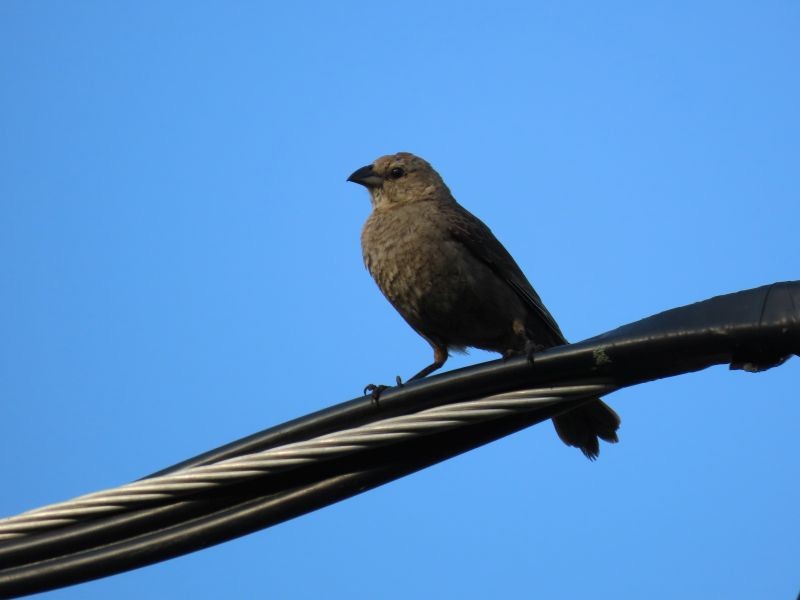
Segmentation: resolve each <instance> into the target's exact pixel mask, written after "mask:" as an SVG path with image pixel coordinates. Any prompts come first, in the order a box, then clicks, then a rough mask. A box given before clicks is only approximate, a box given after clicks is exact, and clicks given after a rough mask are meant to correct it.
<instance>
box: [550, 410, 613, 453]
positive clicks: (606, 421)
mask: <svg viewBox="0 0 800 600" xmlns="http://www.w3.org/2000/svg"><path fill="white" fill-rule="evenodd" d="M619 424H620V418H619V415H617V413H615V412H614V409H612V408H611V407H610V406H608V405H607V404H606V403H605V402H603V401H602V400H600V398H598V399H597V400H593V401H591V402H587V403H586V404H582V405H580V406H579V407H578V408H574V409H572V410H571V411H569V412H566V413H564V414H563V415H558V416H557V417H554V418H553V425H555V427H556V433H557V434H558V437H560V438H561V441H563V442H564V443H565V444H566V445H567V446H574V447H575V448H579V449H580V451H581V452H583V453H584V454H585V455H586V458H588V459H589V460H594V459H596V458H597V456H598V455H599V454H600V442H599V440H598V438H599V439H601V440H605V441H606V442H610V443H612V444H614V443H616V442H618V441H619V439H618V438H617V429H619Z"/></svg>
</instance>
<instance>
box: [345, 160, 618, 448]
mask: <svg viewBox="0 0 800 600" xmlns="http://www.w3.org/2000/svg"><path fill="white" fill-rule="evenodd" d="M348 181H352V182H354V183H359V184H361V185H363V186H364V187H366V188H367V189H368V190H369V194H370V199H371V201H372V213H371V214H370V216H369V218H368V219H367V222H366V223H365V224H364V229H363V231H362V233H361V249H362V252H363V255H364V263H365V264H366V266H367V269H368V270H369V272H370V274H371V275H372V277H373V278H374V279H375V281H376V283H377V284H378V287H379V288H380V289H381V291H382V292H383V294H384V296H386V298H387V299H388V300H389V302H391V303H392V305H393V306H394V307H395V309H397V311H398V312H399V313H400V314H401V315H402V317H403V318H404V319H405V320H406V321H407V322H408V324H409V325H411V327H413V328H414V330H415V331H416V332H417V333H418V334H420V335H421V336H422V337H423V338H424V339H425V340H426V341H427V342H428V343H429V344H430V345H431V347H432V348H433V363H431V364H430V365H428V366H427V367H425V368H424V369H422V370H421V371H420V372H419V373H417V374H416V375H414V376H413V377H412V378H411V379H412V380H413V379H419V378H421V377H425V376H426V375H429V374H430V373H432V372H433V371H435V370H436V369H439V368H440V367H441V366H442V365H444V363H445V361H446V360H447V357H448V355H449V354H448V351H449V350H450V349H453V350H463V349H464V348H466V347H473V348H481V349H483V350H491V351H494V352H500V353H501V354H502V355H503V356H505V357H509V356H512V355H517V354H526V355H527V356H528V357H529V358H530V357H532V356H533V353H534V352H535V351H537V350H540V349H543V348H549V347H552V346H560V345H563V344H566V343H567V340H566V338H564V335H563V334H562V333H561V329H560V328H559V327H558V324H557V323H556V321H555V319H553V317H552V315H551V314H550V312H549V311H548V310H547V309H546V308H545V306H544V304H543V303H542V300H541V299H540V298H539V295H538V294H537V293H536V291H535V290H534V289H533V286H532V285H531V284H530V283H529V282H528V280H527V279H526V278H525V275H524V274H523V273H522V270H521V269H520V268H519V266H518V265H517V263H516V262H515V261H514V259H513V258H512V257H511V255H510V254H509V253H508V251H507V250H506V249H505V248H504V247H503V245H502V244H501V243H500V242H499V241H498V240H497V238H496V237H495V236H494V235H493V234H492V232H491V230H490V229H489V228H488V227H487V226H486V225H484V224H483V222H482V221H480V220H479V219H478V218H477V217H475V216H473V215H472V214H471V213H469V212H468V211H467V210H466V209H465V208H463V207H462V206H461V205H460V204H458V202H456V200H455V198H453V196H452V194H451V193H450V190H449V189H448V188H447V186H446V185H445V183H444V181H443V180H442V178H441V177H440V176H439V174H438V173H437V172H436V171H435V170H434V169H433V168H432V167H431V166H430V165H429V164H428V163H427V162H426V161H424V160H423V159H421V158H419V157H417V156H414V155H413V154H409V153H407V152H400V153H398V154H393V155H389V156H383V157H381V158H379V159H377V160H376V161H375V162H374V163H372V164H371V165H367V166H366V167H362V168H360V169H358V170H357V171H355V172H354V173H353V174H352V175H350V177H348ZM398 383H400V379H399V377H398ZM368 387H370V388H372V389H375V388H376V386H368ZM381 389H383V386H380V387H379V388H378V389H377V392H378V393H379V392H380V390H381ZM553 423H554V424H555V428H556V432H557V433H558V435H559V437H560V438H561V439H562V440H563V441H564V443H565V444H567V445H569V446H575V447H577V448H580V449H581V451H582V452H583V453H584V454H585V455H586V456H587V457H588V458H590V459H594V458H596V457H597V455H598V453H599V452H600V444H599V442H598V438H600V439H603V440H605V441H607V442H616V441H617V434H616V431H617V428H618V427H619V423H620V419H619V417H618V416H617V414H616V413H615V412H614V411H613V410H612V409H611V408H610V407H609V406H607V405H606V404H605V403H603V402H602V401H601V400H600V399H599V398H598V399H596V400H593V401H590V402H587V403H585V404H582V405H581V406H579V407H578V408H575V409H573V410H571V411H569V412H567V413H564V414H562V415H559V416H558V417H555V418H554V419H553Z"/></svg>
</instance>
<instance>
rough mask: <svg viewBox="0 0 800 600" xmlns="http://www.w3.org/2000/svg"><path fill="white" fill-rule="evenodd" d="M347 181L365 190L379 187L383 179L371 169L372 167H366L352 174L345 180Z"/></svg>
mask: <svg viewBox="0 0 800 600" xmlns="http://www.w3.org/2000/svg"><path fill="white" fill-rule="evenodd" d="M347 181H352V182H353V183H358V184H361V185H363V186H364V187H366V188H374V187H379V186H380V185H381V184H382V183H383V177H381V176H380V175H378V174H377V173H376V172H375V171H374V170H373V169H372V165H367V166H366V167H361V168H360V169H358V170H357V171H355V172H353V174H352V175H350V177H348V178H347Z"/></svg>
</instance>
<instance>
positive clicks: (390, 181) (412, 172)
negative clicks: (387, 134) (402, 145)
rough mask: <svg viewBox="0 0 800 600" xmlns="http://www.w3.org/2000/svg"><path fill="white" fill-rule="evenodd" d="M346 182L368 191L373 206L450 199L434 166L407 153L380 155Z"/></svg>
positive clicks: (379, 206) (385, 206) (383, 206)
mask: <svg viewBox="0 0 800 600" xmlns="http://www.w3.org/2000/svg"><path fill="white" fill-rule="evenodd" d="M347 181H352V182H353V183H358V184H360V185H363V186H364V187H365V188H367V190H369V194H370V197H371V200H372V206H373V208H389V207H391V206H393V205H398V204H409V203H412V202H421V201H424V200H431V199H438V198H450V190H448V189H447V186H446V185H445V183H444V181H442V178H441V177H440V176H439V174H438V173H437V172H436V171H435V170H434V169H433V167H431V166H430V165H429V164H428V163H427V162H426V161H425V160H423V159H421V158H420V157H418V156H414V155H413V154H410V153H408V152H398V153H397V154H389V155H387V156H381V157H380V158H378V159H377V160H375V162H373V163H372V164H371V165H367V166H366V167H361V168H360V169H358V170H357V171H355V172H354V173H353V174H352V175H350V177H348V178H347Z"/></svg>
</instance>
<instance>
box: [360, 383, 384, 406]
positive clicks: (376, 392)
mask: <svg viewBox="0 0 800 600" xmlns="http://www.w3.org/2000/svg"><path fill="white" fill-rule="evenodd" d="M386 389H389V386H388V385H375V384H374V383H370V384H368V385H366V386H364V395H365V396H366V395H367V394H369V396H370V398H372V405H373V406H374V407H375V408H377V407H378V403H379V400H380V399H381V394H382V393H383V390H386Z"/></svg>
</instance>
